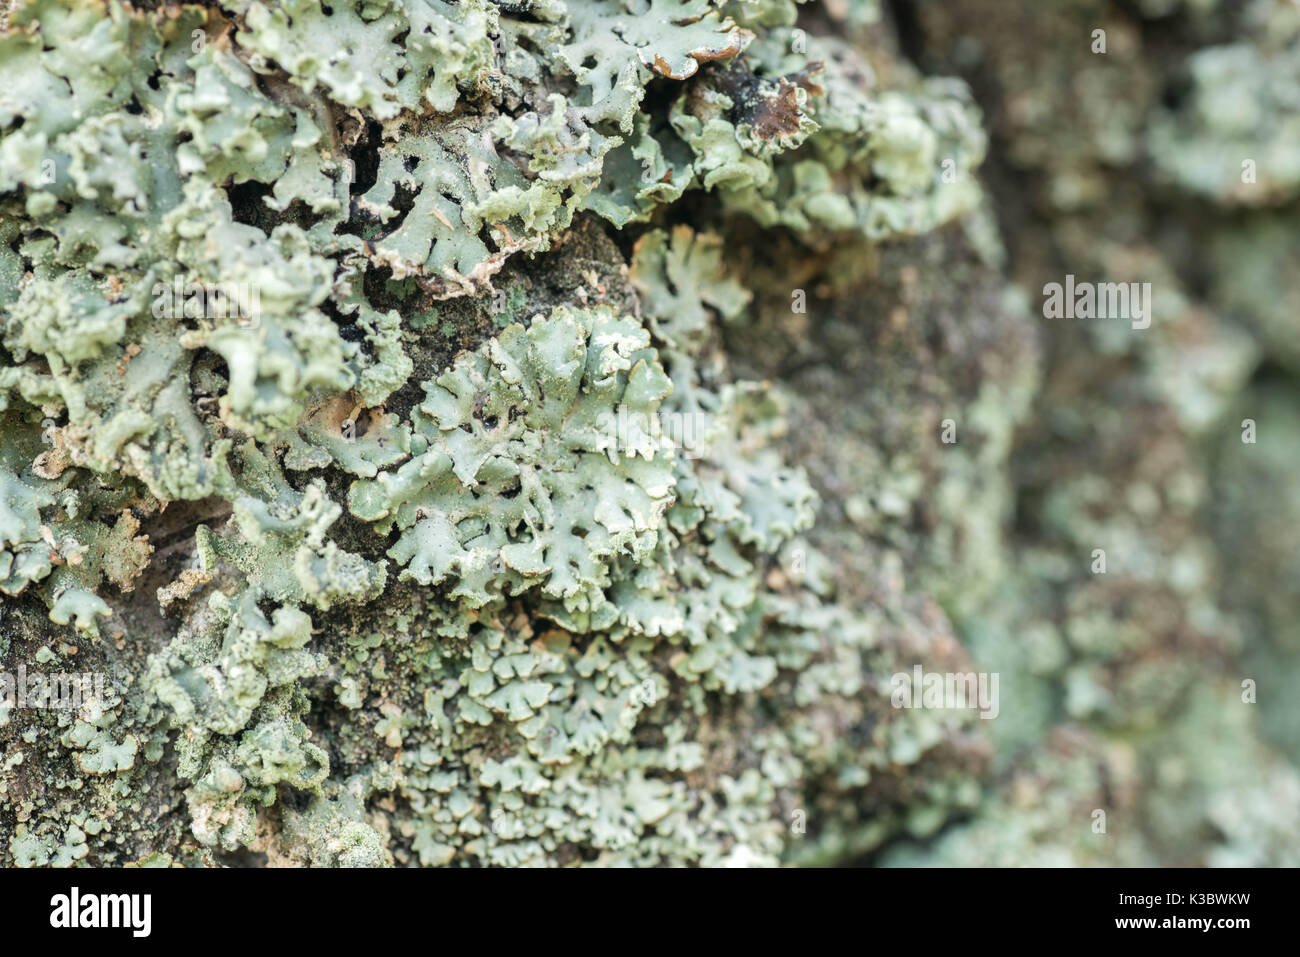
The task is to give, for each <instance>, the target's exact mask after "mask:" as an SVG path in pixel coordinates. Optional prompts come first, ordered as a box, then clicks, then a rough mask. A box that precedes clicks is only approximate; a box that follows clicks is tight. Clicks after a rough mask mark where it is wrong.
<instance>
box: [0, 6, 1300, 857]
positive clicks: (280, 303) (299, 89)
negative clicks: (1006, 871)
mask: <svg viewBox="0 0 1300 957" xmlns="http://www.w3.org/2000/svg"><path fill="white" fill-rule="evenodd" d="M1139 6H1142V7H1143V8H1144V9H1143V14H1142V15H1143V16H1145V17H1148V18H1150V24H1153V25H1159V24H1167V23H1169V22H1176V23H1177V24H1178V31H1177V39H1176V44H1177V45H1179V46H1178V50H1179V57H1174V56H1172V55H1171V54H1170V53H1169V52H1168V51H1166V50H1164V49H1163V48H1161V49H1159V50H1158V51H1156V52H1153V54H1152V57H1145V56H1144V55H1143V54H1142V52H1141V51H1142V46H1143V43H1144V42H1145V39H1144V38H1145V37H1146V36H1147V35H1146V34H1143V33H1142V32H1141V30H1140V29H1139V25H1138V23H1137V22H1136V21H1135V20H1133V19H1131V18H1130V17H1131V16H1135V15H1130V14H1122V13H1119V12H1117V11H1115V10H1113V9H1112V8H1111V7H1110V5H1108V4H1105V3H1100V2H1089V0H1072V2H1071V3H1068V4H1062V5H1059V8H1058V7H1057V6H1055V5H1053V6H1052V7H1051V9H1043V10H1033V11H1031V10H1027V9H1026V10H1018V11H1017V12H1015V13H1011V12H1009V10H1008V7H1007V5H1001V6H999V5H998V4H996V3H993V2H980V0H960V2H953V3H945V4H942V5H941V4H937V3H926V2H917V3H911V2H908V3H901V4H894V5H892V7H891V8H890V9H889V10H881V9H880V7H879V5H878V4H876V3H875V2H871V0H847V2H846V0H837V2H834V3H832V2H827V3H825V4H824V5H823V4H815V3H796V2H794V0H520V2H507V0H459V2H445V0H333V2H330V3H323V2H321V0H280V2H270V0H266V2H263V0H252V2H241V0H231V2H221V3H218V2H213V3H208V4H203V5H199V4H171V3H147V2H146V3H139V4H135V5H130V4H126V3H121V2H119V0H75V2H68V0H62V2H55V0H18V2H14V3H9V4H7V5H6V4H0V10H3V14H0V420H2V423H0V596H2V597H0V662H2V663H3V666H4V668H3V670H5V671H13V670H15V669H16V668H17V666H18V665H19V664H23V665H24V666H25V667H26V668H27V669H28V670H33V671H39V670H42V669H44V670H48V671H77V672H97V673H105V674H108V675H111V676H112V678H113V683H114V686H115V689H116V690H115V693H114V694H113V695H110V696H109V697H108V699H107V700H91V701H87V702H84V703H83V704H82V706H81V707H79V708H77V709H73V710H59V709H43V708H9V707H7V706H6V705H5V703H4V702H3V701H0V864H5V865H19V866H31V865H50V864H53V865H68V864H72V863H77V862H80V863H86V864H97V865H116V866H120V865H127V864H135V863H140V864H147V865H157V864H186V865H202V864H206V865H211V864H223V863H224V864H244V863H270V864H311V865H318V866H326V865H386V864H397V865H423V866H440V865H453V866H467V865H507V866H515V865H570V864H597V865H614V864H637V865H652V864H674V865H685V864H691V865H696V864H698V865H755V864H757V865H763V864H777V863H795V864H800V863H810V864H818V863H838V862H849V861H858V860H863V859H866V858H867V857H868V856H873V857H874V858H876V859H880V860H884V861H887V862H892V863H908V862H913V861H923V862H946V861H950V860H960V861H962V862H967V863H995V862H996V863H1003V862H1007V863H1019V862H1031V861H1032V862H1044V863H1057V862H1059V863H1151V862H1158V861H1165V862H1178V863H1182V862H1189V863H1223V862H1239V861H1242V862H1248V863H1265V862H1266V863H1280V862H1294V861H1295V860H1296V858H1297V855H1300V832H1298V830H1297V828H1296V826H1295V825H1296V821H1295V820H1294V817H1295V811H1294V808H1295V807H1296V806H1297V805H1296V802H1295V800H1294V799H1293V798H1294V796H1295V795H1296V794H1300V773H1298V772H1297V771H1296V770H1295V767H1294V766H1293V765H1292V764H1291V763H1290V762H1291V761H1292V760H1295V759H1296V758H1297V754H1296V749H1295V747H1294V736H1293V735H1290V740H1291V745H1290V747H1289V748H1288V746H1287V744H1286V741H1287V739H1288V735H1289V732H1290V730H1292V729H1294V728H1295V727H1296V726H1297V722H1296V720H1295V719H1294V718H1293V717H1292V711H1291V710H1288V708H1287V706H1286V705H1285V704H1282V703H1279V699H1278V698H1277V697H1276V695H1277V694H1278V692H1277V691H1276V686H1270V687H1269V688H1265V682H1264V673H1263V669H1268V671H1269V672H1270V673H1271V674H1284V673H1286V671H1287V669H1290V670H1291V671H1292V672H1294V670H1295V665H1294V663H1293V662H1294V661H1295V660H1296V659H1295V658H1294V653H1295V652H1296V650H1297V649H1296V647H1295V640H1293V639H1294V636H1293V635H1291V632H1294V630H1295V629H1294V627H1293V626H1292V623H1291V617H1292V616H1291V612H1292V611H1293V610H1294V607H1295V604H1294V597H1295V594H1294V588H1293V587H1291V586H1290V584H1289V583H1288V585H1287V589H1277V588H1274V587H1272V585H1271V584H1270V583H1271V582H1273V581H1274V580H1278V581H1281V580H1282V578H1283V576H1285V574H1286V571H1285V570H1287V569H1290V570H1294V569H1292V567H1291V566H1293V565H1294V564H1295V550H1294V547H1293V545H1294V541H1293V539H1292V540H1291V543H1290V545H1288V541H1287V539H1286V538H1285V534H1287V533H1288V532H1290V533H1291V534H1293V533H1294V529H1295V528H1296V527H1297V526H1296V523H1297V522H1300V503H1297V502H1296V501H1294V499H1295V496H1294V494H1292V493H1291V492H1290V490H1289V487H1288V481H1287V480H1288V477H1289V475H1288V471H1287V461H1288V458H1287V457H1288V455H1290V454H1293V453H1294V450H1295V449H1296V448H1297V444H1296V443H1300V411H1298V407H1297V397H1296V393H1295V391H1294V383H1293V381H1292V380H1291V378H1290V377H1291V376H1292V375H1293V374H1294V373H1295V371H1296V370H1297V369H1300V365H1297V363H1296V356H1297V353H1296V350H1295V344H1294V341H1293V338H1294V337H1292V336H1290V335H1289V330H1290V328H1291V326H1292V321H1291V319H1290V315H1291V313H1290V312H1288V311H1287V308H1286V302H1287V300H1286V299H1285V298H1281V297H1279V296H1277V295H1272V294H1270V293H1269V290H1270V288H1273V287H1278V286H1282V285H1285V282H1286V279H1285V277H1286V276H1288V275H1289V274H1290V272H1291V271H1292V270H1289V269H1288V266H1289V265H1290V259H1291V258H1294V254H1295V253H1296V250H1297V249H1298V248H1300V243H1298V242H1297V238H1296V234H1295V230H1294V227H1293V226H1292V220H1291V218H1290V217H1289V216H1288V211H1293V210H1294V203H1295V202H1296V197H1297V194H1300V168H1297V167H1296V163H1297V162H1300V160H1298V159H1297V157H1298V156H1300V154H1295V150H1294V146H1293V144H1292V143H1291V142H1290V140H1289V139H1288V137H1287V135H1286V129H1288V128H1290V127H1289V126H1282V127H1280V126H1279V125H1278V123H1277V122H1276V121H1277V119H1278V117H1279V116H1280V117H1281V118H1282V120H1283V121H1284V124H1294V123H1295V122H1296V116H1295V114H1296V108H1297V104H1300V100H1298V99H1297V98H1296V97H1295V96H1294V93H1295V83H1296V79H1297V78H1296V76H1295V74H1296V67H1295V64H1296V62H1297V60H1296V55H1297V54H1296V50H1297V49H1300V47H1297V42H1300V41H1298V39H1297V38H1300V22H1296V23H1294V24H1293V28H1292V29H1288V28H1287V27H1286V25H1285V23H1283V22H1282V21H1281V20H1279V19H1278V18H1277V17H1269V16H1267V15H1266V14H1267V13H1268V12H1269V10H1266V9H1265V8H1266V7H1267V8H1269V9H1271V8H1272V7H1273V6H1277V7H1278V8H1279V9H1281V8H1283V7H1286V5H1285V4H1282V3H1280V2H1278V3H1276V4H1274V3H1272V0H1254V2H1253V3H1252V4H1250V7H1251V11H1250V12H1249V13H1248V14H1242V15H1237V14H1233V13H1225V12H1223V11H1220V10H1219V9H1218V7H1217V6H1216V5H1214V4H1206V3H1191V2H1188V3H1186V4H1179V3H1176V2H1167V3H1147V4H1140V5H1139ZM1147 7H1149V8H1150V9H1145V8H1147ZM1279 16H1281V14H1279ZM1008 20H1010V21H1014V22H1008ZM1287 22H1290V21H1287ZM1097 27H1104V28H1106V29H1107V30H1108V31H1109V37H1110V43H1111V48H1110V52H1108V53H1106V54H1104V55H1101V56H1098V55H1096V54H1094V53H1092V52H1090V50H1089V46H1088V44H1089V42H1090V40H1089V36H1090V33H1091V31H1092V30H1093V29H1094V28H1097ZM1152 29H1154V26H1153V27H1152ZM1026 35H1028V36H1030V37H1036V38H1039V39H1041V42H1039V43H1027V42H1025V38H1026ZM972 38H976V39H974V40H973V39H972ZM1256 54H1260V56H1258V57H1257V56H1256ZM1051 56H1056V59H1054V60H1053V59H1049V58H1050V57H1051ZM912 58H915V59H916V60H917V61H918V62H916V63H913V62H911V60H912ZM1062 63H1065V64H1068V66H1069V68H1070V69H1071V70H1073V79H1072V83H1073V86H1072V87H1071V89H1072V90H1076V91H1079V90H1081V91H1084V93H1083V94H1082V95H1080V96H1079V97H1077V99H1076V98H1074V96H1073V94H1072V93H1070V92H1069V91H1068V90H1067V89H1066V88H1065V87H1064V86H1063V85H1062V84H1060V83H1058V82H1057V77H1055V76H1054V75H1053V74H1054V71H1059V70H1061V69H1064V68H1065V67H1063V66H1062ZM1242 63H1244V64H1246V65H1247V66H1248V69H1237V68H1236V67H1235V66H1234V64H1238V65H1240V64H1242ZM922 69H924V71H925V72H922ZM963 75H964V76H965V79H962V78H959V77H961V76H963ZM1225 76H1226V77H1227V79H1225ZM1171 89H1172V90H1176V91H1177V93H1178V95H1177V96H1174V95H1172V94H1169V95H1165V94H1166V92H1167V91H1168V90H1171ZM972 91H974V92H972ZM1115 96H1119V97H1120V98H1121V100H1122V102H1119V103H1116V102H1115V99H1114V97H1115ZM977 100H978V101H979V102H980V103H981V104H982V105H983V106H984V110H981V108H980V107H979V106H977V105H976V104H977ZM1245 102H1249V103H1251V104H1253V105H1252V110H1253V112H1250V111H1246V112H1242V111H1240V110H1238V106H1239V105H1240V104H1241V103H1245ZM986 115H987V117H988V119H987V120H986V119H985V116H986ZM1238 154H1241V155H1240V156H1238ZM986 158H988V162H987V163H986ZM1246 158H1251V159H1253V160H1254V161H1255V162H1256V164H1257V169H1258V176H1257V178H1256V179H1255V180H1254V181H1253V182H1252V183H1251V184H1249V185H1246V184H1244V182H1243V180H1242V179H1241V176H1240V171H1241V161H1242V160H1243V159H1246ZM982 164H983V169H982V170H981V166H982ZM981 177H982V178H983V182H982V181H981ZM1117 196H1118V197H1121V198H1124V199H1126V200H1127V201H1129V202H1130V204H1131V205H1130V206H1129V207H1127V208H1125V210H1123V211H1122V214H1120V213H1116V211H1115V210H1114V208H1113V207H1112V204H1113V203H1114V202H1115V198H1116V197H1117ZM1171 211H1172V212H1171ZM1178 227H1182V230H1181V231H1180V229H1179V228H1178ZM1202 230H1203V231H1205V234H1208V235H1209V236H1210V237H1211V241H1210V242H1208V243H1206V244H1205V245H1204V246H1203V247H1198V248H1197V249H1196V250H1195V251H1194V258H1195V260H1196V261H1192V262H1183V261H1181V260H1180V258H1179V257H1180V255H1181V254H1182V253H1184V252H1187V250H1186V249H1185V248H1183V247H1181V246H1180V245H1179V243H1180V241H1181V237H1185V236H1186V235H1187V234H1189V233H1191V234H1195V235H1201V234H1202V232H1201V231H1202ZM1198 267H1200V268H1198ZM1067 270H1072V271H1075V272H1080V273H1084V272H1088V271H1090V270H1091V271H1092V272H1093V273H1095V274H1097V275H1098V276H1102V277H1111V278H1114V279H1115V280H1116V281H1145V282H1152V283H1153V285H1154V287H1155V288H1156V289H1157V301H1156V305H1155V311H1156V313H1157V315H1158V318H1157V320H1156V322H1154V323H1153V324H1152V326H1151V328H1150V329H1149V330H1145V331H1136V330H1131V329H1130V328H1129V327H1128V326H1127V325H1124V326H1103V325H1091V326H1083V325H1081V326H1079V327H1076V328H1069V329H1065V328H1063V327H1057V326H1053V327H1050V328H1048V327H1046V326H1045V325H1044V322H1043V321H1042V320H1040V319H1039V318H1038V317H1037V315H1036V313H1037V311H1038V310H1037V305H1036V303H1035V301H1034V299H1033V294H1034V292H1035V290H1036V289H1037V288H1039V287H1041V284H1042V282H1043V281H1045V280H1044V279H1043V277H1044V276H1047V277H1052V278H1056V277H1059V275H1062V274H1064V273H1065V272H1066V271H1067ZM1207 276H1208V277H1209V278H1208V279H1207V278H1205V277H1207ZM1026 291H1028V292H1026ZM1260 370H1262V371H1260ZM1246 416H1253V417H1254V418H1255V419H1257V420H1259V421H1260V422H1261V423H1264V422H1267V423H1268V425H1267V427H1265V426H1263V425H1261V429H1263V430H1265V431H1266V434H1267V436H1268V439H1267V441H1264V440H1261V442H1260V444H1259V445H1257V446H1244V447H1243V446H1242V444H1241V443H1240V441H1238V440H1237V438H1236V435H1237V433H1236V432H1235V431H1234V429H1235V420H1239V419H1241V418H1243V417H1246ZM948 422H951V423H952V424H953V425H952V427H953V428H955V430H956V434H957V436H958V439H957V441H956V442H948V441H945V440H941V439H940V435H941V432H942V431H943V430H944V429H945V428H947V426H945V423H948ZM1234 443H1235V444H1234ZM1270 443H1272V444H1270ZM1243 449H1244V450H1245V451H1243ZM1244 456H1249V458H1247V457H1244ZM1267 503H1274V504H1273V505H1272V507H1271V508H1270V507H1269V506H1268V504H1267ZM1279 514H1280V515H1281V520H1277V516H1278V515H1279ZM1099 547H1100V548H1105V549H1106V550H1107V552H1108V554H1109V555H1110V558H1111V563H1112V568H1111V570H1110V571H1109V572H1108V573H1107V574H1106V575H1105V576H1101V577H1097V576H1094V575H1092V574H1090V573H1089V570H1088V562H1089V560H1090V558H1089V556H1090V553H1091V551H1092V549H1094V548H1099ZM1243 556H1249V557H1250V561H1245V560H1242V559H1243ZM1280 570H1281V571H1280ZM1288 589H1289V590H1288ZM1261 635H1267V636H1271V637H1269V638H1268V639H1267V640H1265V639H1261V638H1260V636H1261ZM1289 635H1291V636H1290V637H1288V636H1289ZM920 663H924V665H925V667H926V668H927V669H931V670H939V671H966V670H970V669H974V668H977V667H978V668H980V669H984V670H988V671H996V672H1000V673H1001V674H1002V676H1003V682H1002V687H1003V689H1004V694H1005V696H1006V700H1005V701H1004V702H1003V704H1002V707H1001V709H1000V716H999V717H998V719H997V720H995V721H992V722H983V721H980V720H979V718H978V717H977V716H976V715H975V714H973V713H972V712H969V711H961V710H957V711H942V710H925V709H915V710H912V709H899V708H896V707H893V706H892V704H891V695H890V676H891V675H893V674H894V673H896V672H899V671H903V670H910V669H911V668H912V667H913V666H914V665H916V664H920ZM1251 668H1258V669H1261V670H1259V671H1250V670H1249V669H1251ZM1252 675H1253V676H1254V677H1256V678H1259V679H1260V682H1261V704H1260V705H1259V707H1258V716H1257V714H1256V711H1255V710H1254V709H1252V708H1250V707H1248V706H1245V705H1243V704H1240V703H1238V702H1237V700H1236V698H1235V691H1234V689H1235V688H1236V686H1237V684H1238V683H1239V680H1240V678H1241V677H1249V676H1252ZM1270 695H1272V697H1270ZM1207 734H1208V735H1212V736H1213V737H1215V739H1216V748H1215V749H1213V750H1211V749H1206V748H1204V747H1202V746H1201V743H1200V741H1201V739H1202V738H1203V737H1204V736H1205V735H1207ZM1279 795H1281V796H1283V797H1287V796H1289V798H1288V800H1289V804H1288V807H1289V808H1290V811H1285V810H1282V811H1269V812H1268V814H1267V815H1265V816H1262V817H1261V816H1260V815H1259V813H1258V812H1257V810H1256V809H1257V808H1258V807H1259V806H1262V805H1267V806H1270V807H1271V804H1270V802H1271V801H1273V800H1274V799H1275V798H1277V797H1278V796H1279ZM1097 808H1102V809H1106V810H1108V812H1109V813H1110V814H1111V815H1112V817H1111V820H1112V822H1113V825H1112V827H1113V829H1112V833H1111V834H1110V835H1109V836H1106V835H1102V836H1098V835H1096V834H1094V833H1093V832H1091V831H1090V829H1089V824H1090V817H1089V814H1090V812H1091V811H1092V810H1094V809H1097ZM1288 814H1289V815H1290V816H1289V817H1288V816H1287V815H1288ZM945 828H946V829H945ZM941 830H942V833H940V832H941ZM936 835H938V837H937V838H936Z"/></svg>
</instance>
